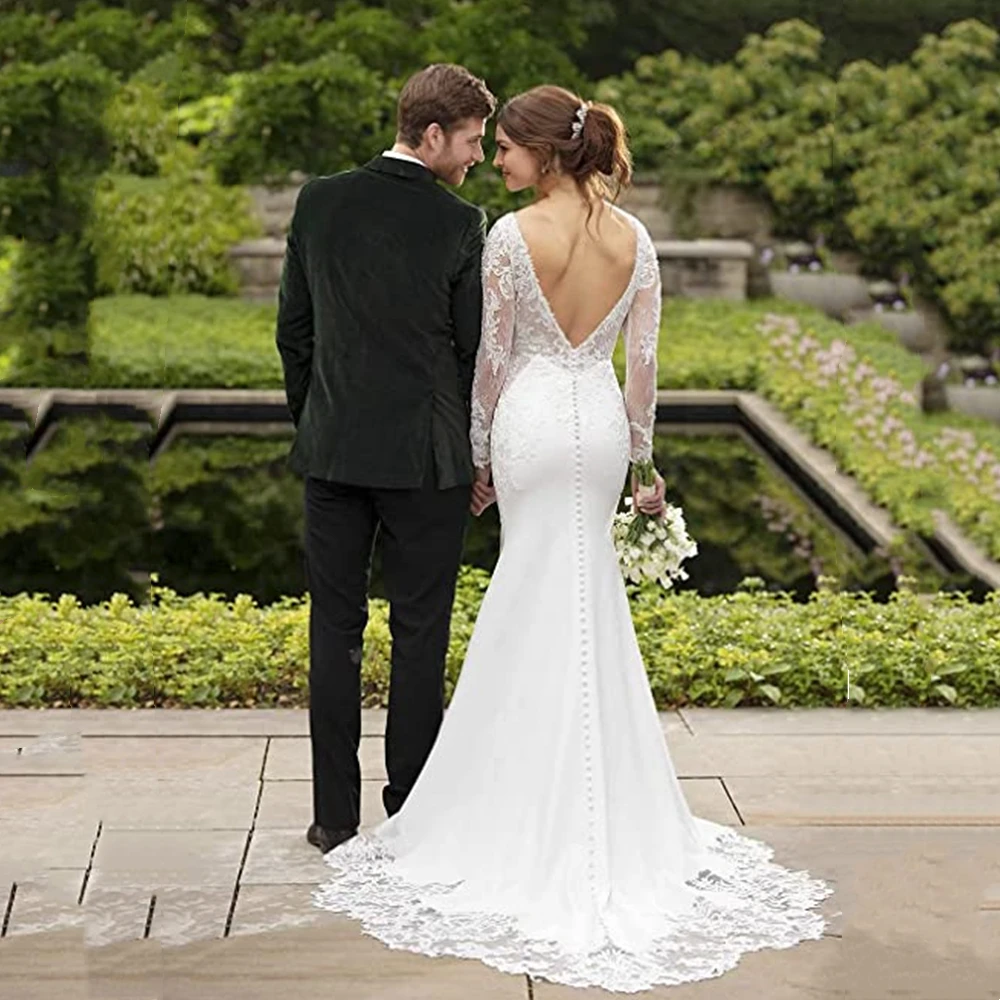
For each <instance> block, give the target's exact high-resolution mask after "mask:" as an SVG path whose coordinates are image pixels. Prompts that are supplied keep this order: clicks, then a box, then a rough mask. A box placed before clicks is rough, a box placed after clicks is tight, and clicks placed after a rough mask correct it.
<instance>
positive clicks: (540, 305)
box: [470, 208, 662, 468]
mask: <svg viewBox="0 0 1000 1000" xmlns="http://www.w3.org/2000/svg"><path fill="white" fill-rule="evenodd" d="M614 211H616V212H618V213H619V214H620V215H621V216H622V217H623V218H625V219H626V220H627V221H629V222H630V224H631V225H632V226H633V227H634V228H635V231H636V241H637V242H636V262H635V268H634V269H633V274H632V278H631V280H630V282H629V284H628V287H627V288H626V289H625V292H624V293H623V294H622V296H621V299H620V300H619V301H618V303H617V304H616V305H615V306H614V308H613V309H612V310H611V312H610V313H608V315H607V316H606V317H605V318H604V320H603V321H602V322H601V324H600V325H599V326H598V327H597V328H596V329H595V330H594V331H593V332H592V333H591V335H590V336H589V337H588V338H587V339H586V340H585V341H584V342H583V343H581V344H579V345H577V346H576V347H574V346H573V345H571V344H570V343H569V341H567V340H566V337H565V336H564V334H563V333H562V331H561V330H560V329H559V324H558V323H557V321H556V319H555V317H554V316H553V315H552V310H551V308H550V307H549V304H548V302H547V301H546V299H545V296H544V294H543V293H542V290H541V287H540V286H539V284H538V280H537V277H536V275H535V272H534V267H533V264H532V262H531V255H530V253H529V252H528V248H527V245H526V244H525V243H524V239H523V237H522V236H521V230H520V228H519V226H518V223H517V219H516V218H515V216H514V214H513V213H508V214H507V215H505V216H503V217H502V218H500V219H499V220H497V222H496V224H495V225H494V226H493V228H492V229H491V230H490V233H489V236H488V237H487V239H486V246H485V248H484V250H483V269H482V272H483V335H482V340H481V341H480V347H479V353H478V355H477V357H476V374H475V378H474V380H473V386H472V409H471V415H472V427H471V431H470V439H471V444H472V457H473V462H474V463H475V465H476V466H478V467H480V468H482V467H484V466H486V465H488V464H490V437H491V434H490V431H491V426H492V422H493V414H494V411H495V409H496V405H497V401H498V400H499V398H500V395H501V393H502V392H503V391H504V390H505V387H509V385H510V384H511V381H512V379H513V378H514V376H515V375H516V374H517V373H518V372H520V371H521V370H523V369H524V368H525V367H527V364H528V362H529V361H530V360H531V359H532V358H534V357H537V356H539V355H541V356H543V357H548V358H551V359H552V360H553V361H555V362H556V363H557V364H558V365H560V366H561V367H562V368H564V369H566V370H570V371H575V372H580V371H582V370H583V369H586V368H588V367H590V366H593V365H595V364H609V363H610V361H611V357H612V355H613V353H614V349H615V344H616V343H617V341H618V335H619V332H622V331H623V332H624V337H625V345H626V357H627V367H626V379H625V387H624V390H623V396H624V401H625V410H626V413H627V416H628V423H629V429H630V437H631V442H630V452H631V458H632V460H633V461H638V460H640V459H643V458H650V457H651V456H652V451H653V427H654V424H655V421H656V345H657V339H658V336H659V329H660V308H661V298H662V288H661V284H660V267H659V261H658V259H657V256H656V248H655V246H654V245H653V241H652V239H651V238H650V236H649V233H648V231H647V230H646V228H645V226H643V224H642V223H641V222H640V221H639V220H638V219H636V218H635V217H634V216H632V215H630V214H629V213H627V212H623V211H622V210H621V209H619V208H614Z"/></svg>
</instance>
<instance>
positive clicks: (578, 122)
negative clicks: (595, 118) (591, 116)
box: [570, 101, 590, 139]
mask: <svg viewBox="0 0 1000 1000" xmlns="http://www.w3.org/2000/svg"><path fill="white" fill-rule="evenodd" d="M589 108H590V101H587V102H586V103H585V104H581V105H580V107H578V108H577V109H576V114H575V115H574V119H575V120H574V121H573V124H572V125H570V132H571V133H572V136H573V138H574V139H579V138H580V133H581V132H582V131H583V123H584V122H585V121H586V120H587V111H588V109H589Z"/></svg>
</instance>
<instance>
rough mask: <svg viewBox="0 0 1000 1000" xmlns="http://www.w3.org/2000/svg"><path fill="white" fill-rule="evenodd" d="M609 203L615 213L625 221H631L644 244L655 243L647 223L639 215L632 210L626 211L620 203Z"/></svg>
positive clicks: (630, 223)
mask: <svg viewBox="0 0 1000 1000" xmlns="http://www.w3.org/2000/svg"><path fill="white" fill-rule="evenodd" d="M607 205H608V206H609V207H610V208H611V209H612V210H613V211H614V212H615V214H616V215H617V216H618V217H619V218H620V219H622V220H623V221H625V222H627V223H629V225H631V226H632V228H633V229H634V230H635V232H636V236H637V237H638V239H639V241H640V242H641V243H644V244H649V245H650V246H651V245H652V243H653V238H652V237H651V236H650V235H649V230H648V229H647V228H646V225H645V223H644V222H643V221H642V219H640V218H639V217H638V216H636V215H633V214H632V213H631V212H626V211H625V209H624V208H622V207H621V206H620V205H615V204H614V203H613V202H610V201H609V202H607Z"/></svg>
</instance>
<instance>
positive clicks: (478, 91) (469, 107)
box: [396, 63, 497, 148]
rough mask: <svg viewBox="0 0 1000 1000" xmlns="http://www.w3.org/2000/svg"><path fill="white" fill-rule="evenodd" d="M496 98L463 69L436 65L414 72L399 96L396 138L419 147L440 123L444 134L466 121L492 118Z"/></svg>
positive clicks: (440, 64)
mask: <svg viewBox="0 0 1000 1000" xmlns="http://www.w3.org/2000/svg"><path fill="white" fill-rule="evenodd" d="M496 107H497V101H496V98H495V97H494V96H493V95H492V94H491V93H490V91H489V88H488V87H487V86H486V84H485V82H484V81H482V80H480V79H479V77H477V76H473V75H472V73H470V72H469V71H468V70H467V69H466V68H465V67H464V66H456V65H454V64H453V63H434V65H432V66H427V67H425V68H424V69H422V70H420V72H419V73H414V74H413V76H411V77H410V78H409V80H407V81H406V83H405V85H404V86H403V90H402V92H401V93H400V95H399V104H398V107H397V111H396V135H397V138H398V139H399V140H401V141H402V142H405V143H406V145H407V146H410V147H411V148H416V147H417V146H419V145H420V143H421V140H422V139H423V136H424V130H425V129H426V128H427V126H428V125H430V124H432V123H433V122H437V123H438V125H440V126H441V128H442V129H444V131H445V132H449V131H451V129H453V128H454V127H455V126H456V125H457V124H458V123H459V122H461V121H464V120H465V119H466V118H490V117H492V115H493V112H494V111H496Z"/></svg>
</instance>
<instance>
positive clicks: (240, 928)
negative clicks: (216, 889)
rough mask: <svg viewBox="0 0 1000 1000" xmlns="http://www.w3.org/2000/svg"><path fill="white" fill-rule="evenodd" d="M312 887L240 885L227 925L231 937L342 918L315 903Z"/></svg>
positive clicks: (284, 929) (289, 928)
mask: <svg viewBox="0 0 1000 1000" xmlns="http://www.w3.org/2000/svg"><path fill="white" fill-rule="evenodd" d="M315 888H316V886H315V885H314V884H313V883H310V882H299V883H294V884H291V885H248V884H245V883H244V884H241V885H240V889H239V894H238V895H237V898H236V908H235V910H234V911H233V922H232V925H231V926H230V928H229V934H230V936H232V937H235V936H238V935H241V934H243V935H245V934H263V933H266V932H270V931H287V930H292V929H294V928H302V927H316V926H320V925H323V924H328V923H331V922H337V921H342V920H343V916H342V914H337V913H331V912H330V911H329V910H323V909H321V908H320V907H318V906H316V905H315V903H314V902H313V899H312V894H313V890H314V889H315Z"/></svg>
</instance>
